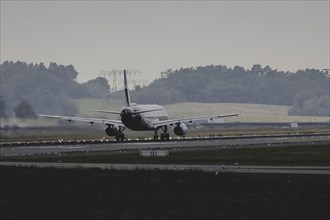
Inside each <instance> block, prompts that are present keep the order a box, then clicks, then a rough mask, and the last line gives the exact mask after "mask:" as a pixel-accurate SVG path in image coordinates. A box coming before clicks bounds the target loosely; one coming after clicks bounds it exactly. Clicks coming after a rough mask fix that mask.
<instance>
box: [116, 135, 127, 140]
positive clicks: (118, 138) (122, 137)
mask: <svg viewBox="0 0 330 220" xmlns="http://www.w3.org/2000/svg"><path fill="white" fill-rule="evenodd" d="M120 140H121V141H124V140H125V134H124V133H121V134H117V135H116V141H120Z"/></svg>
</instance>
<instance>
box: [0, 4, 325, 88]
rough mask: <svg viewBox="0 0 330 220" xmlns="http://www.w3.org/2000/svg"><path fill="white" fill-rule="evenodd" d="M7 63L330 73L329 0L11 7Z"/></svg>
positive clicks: (86, 72)
mask: <svg viewBox="0 0 330 220" xmlns="http://www.w3.org/2000/svg"><path fill="white" fill-rule="evenodd" d="M0 46H1V63H3V62H4V61H6V60H11V61H18V60H19V61H24V62H27V63H30V62H33V63H40V62H43V63H44V64H45V65H46V66H48V65H49V62H56V63H57V64H64V65H69V64H72V65H73V66H74V67H75V69H76V70H77V71H78V72H79V76H78V81H79V82H85V81H87V80H90V79H94V78H96V77H97V76H98V75H99V73H100V72H101V71H102V70H112V69H124V68H128V69H139V70H140V72H141V73H142V74H143V77H144V78H148V79H149V82H151V80H153V79H155V78H159V77H160V72H162V71H165V70H167V69H170V68H171V69H178V68H181V67H197V66H204V65H211V64H213V65H226V66H227V67H234V66H235V65H238V66H243V67H244V68H246V69H251V67H252V66H253V64H261V65H262V66H266V65H269V66H270V67H272V68H273V69H278V70H284V71H296V70H298V69H305V68H317V69H327V68H329V66H330V65H329V60H330V58H329V51H330V46H329V1H157V2H155V1H69V2H68V1H44V2H42V1H3V0H1V45H0Z"/></svg>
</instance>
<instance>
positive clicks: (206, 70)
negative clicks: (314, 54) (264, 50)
mask: <svg viewBox="0 0 330 220" xmlns="http://www.w3.org/2000/svg"><path fill="white" fill-rule="evenodd" d="M161 75H162V78H160V79H157V80H155V81H154V82H152V83H151V84H150V85H149V86H147V87H142V88H140V87H138V88H137V89H136V90H135V91H134V92H133V93H132V100H134V102H137V103H141V104H143V103H157V104H169V103H177V102H204V103H205V102H206V103H212V102H217V103H253V104H271V105H286V106H290V110H289V114H291V115H309V116H329V114H330V113H329V112H330V108H329V103H330V97H329V93H330V90H329V86H330V83H329V79H330V78H329V73H328V72H326V71H321V70H317V69H305V70H298V71H297V72H283V71H278V70H276V69H271V68H270V67H269V66H266V67H262V66H261V65H258V64H256V65H254V66H253V67H252V68H251V69H250V70H249V69H244V68H243V67H240V66H235V67H234V68H228V67H226V66H223V65H218V66H214V65H210V66H200V67H197V68H192V67H191V68H181V69H179V70H167V71H165V72H163V73H162V74H161ZM112 96H118V95H116V94H112Z"/></svg>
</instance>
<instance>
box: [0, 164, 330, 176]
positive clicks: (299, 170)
mask: <svg viewBox="0 0 330 220" xmlns="http://www.w3.org/2000/svg"><path fill="white" fill-rule="evenodd" d="M0 165H1V166H23V167H31V166H33V167H40V168H45V167H55V168H80V169H81V168H100V169H116V170H136V169H146V170H149V169H162V170H200V171H205V172H215V174H218V173H223V172H226V173H228V172H229V173H272V174H275V173H276V174H305V175H306V174H317V175H330V167H328V166H326V167H316V166H246V165H244V166H240V165H232V166H227V165H221V164H220V165H182V164H104V163H48V162H0Z"/></svg>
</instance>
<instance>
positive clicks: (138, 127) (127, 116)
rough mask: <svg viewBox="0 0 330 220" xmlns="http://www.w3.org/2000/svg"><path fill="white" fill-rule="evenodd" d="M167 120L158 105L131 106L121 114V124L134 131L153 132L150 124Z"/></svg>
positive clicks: (164, 111)
mask: <svg viewBox="0 0 330 220" xmlns="http://www.w3.org/2000/svg"><path fill="white" fill-rule="evenodd" d="M135 112H142V113H135ZM167 119H168V114H167V112H166V110H165V109H164V107H162V106H160V105H131V106H129V107H124V108H123V109H122V114H121V121H122V122H123V124H124V125H125V126H126V127H127V128H129V129H131V130H134V131H146V130H155V129H157V128H155V127H154V126H153V124H152V122H154V121H162V120H167Z"/></svg>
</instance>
